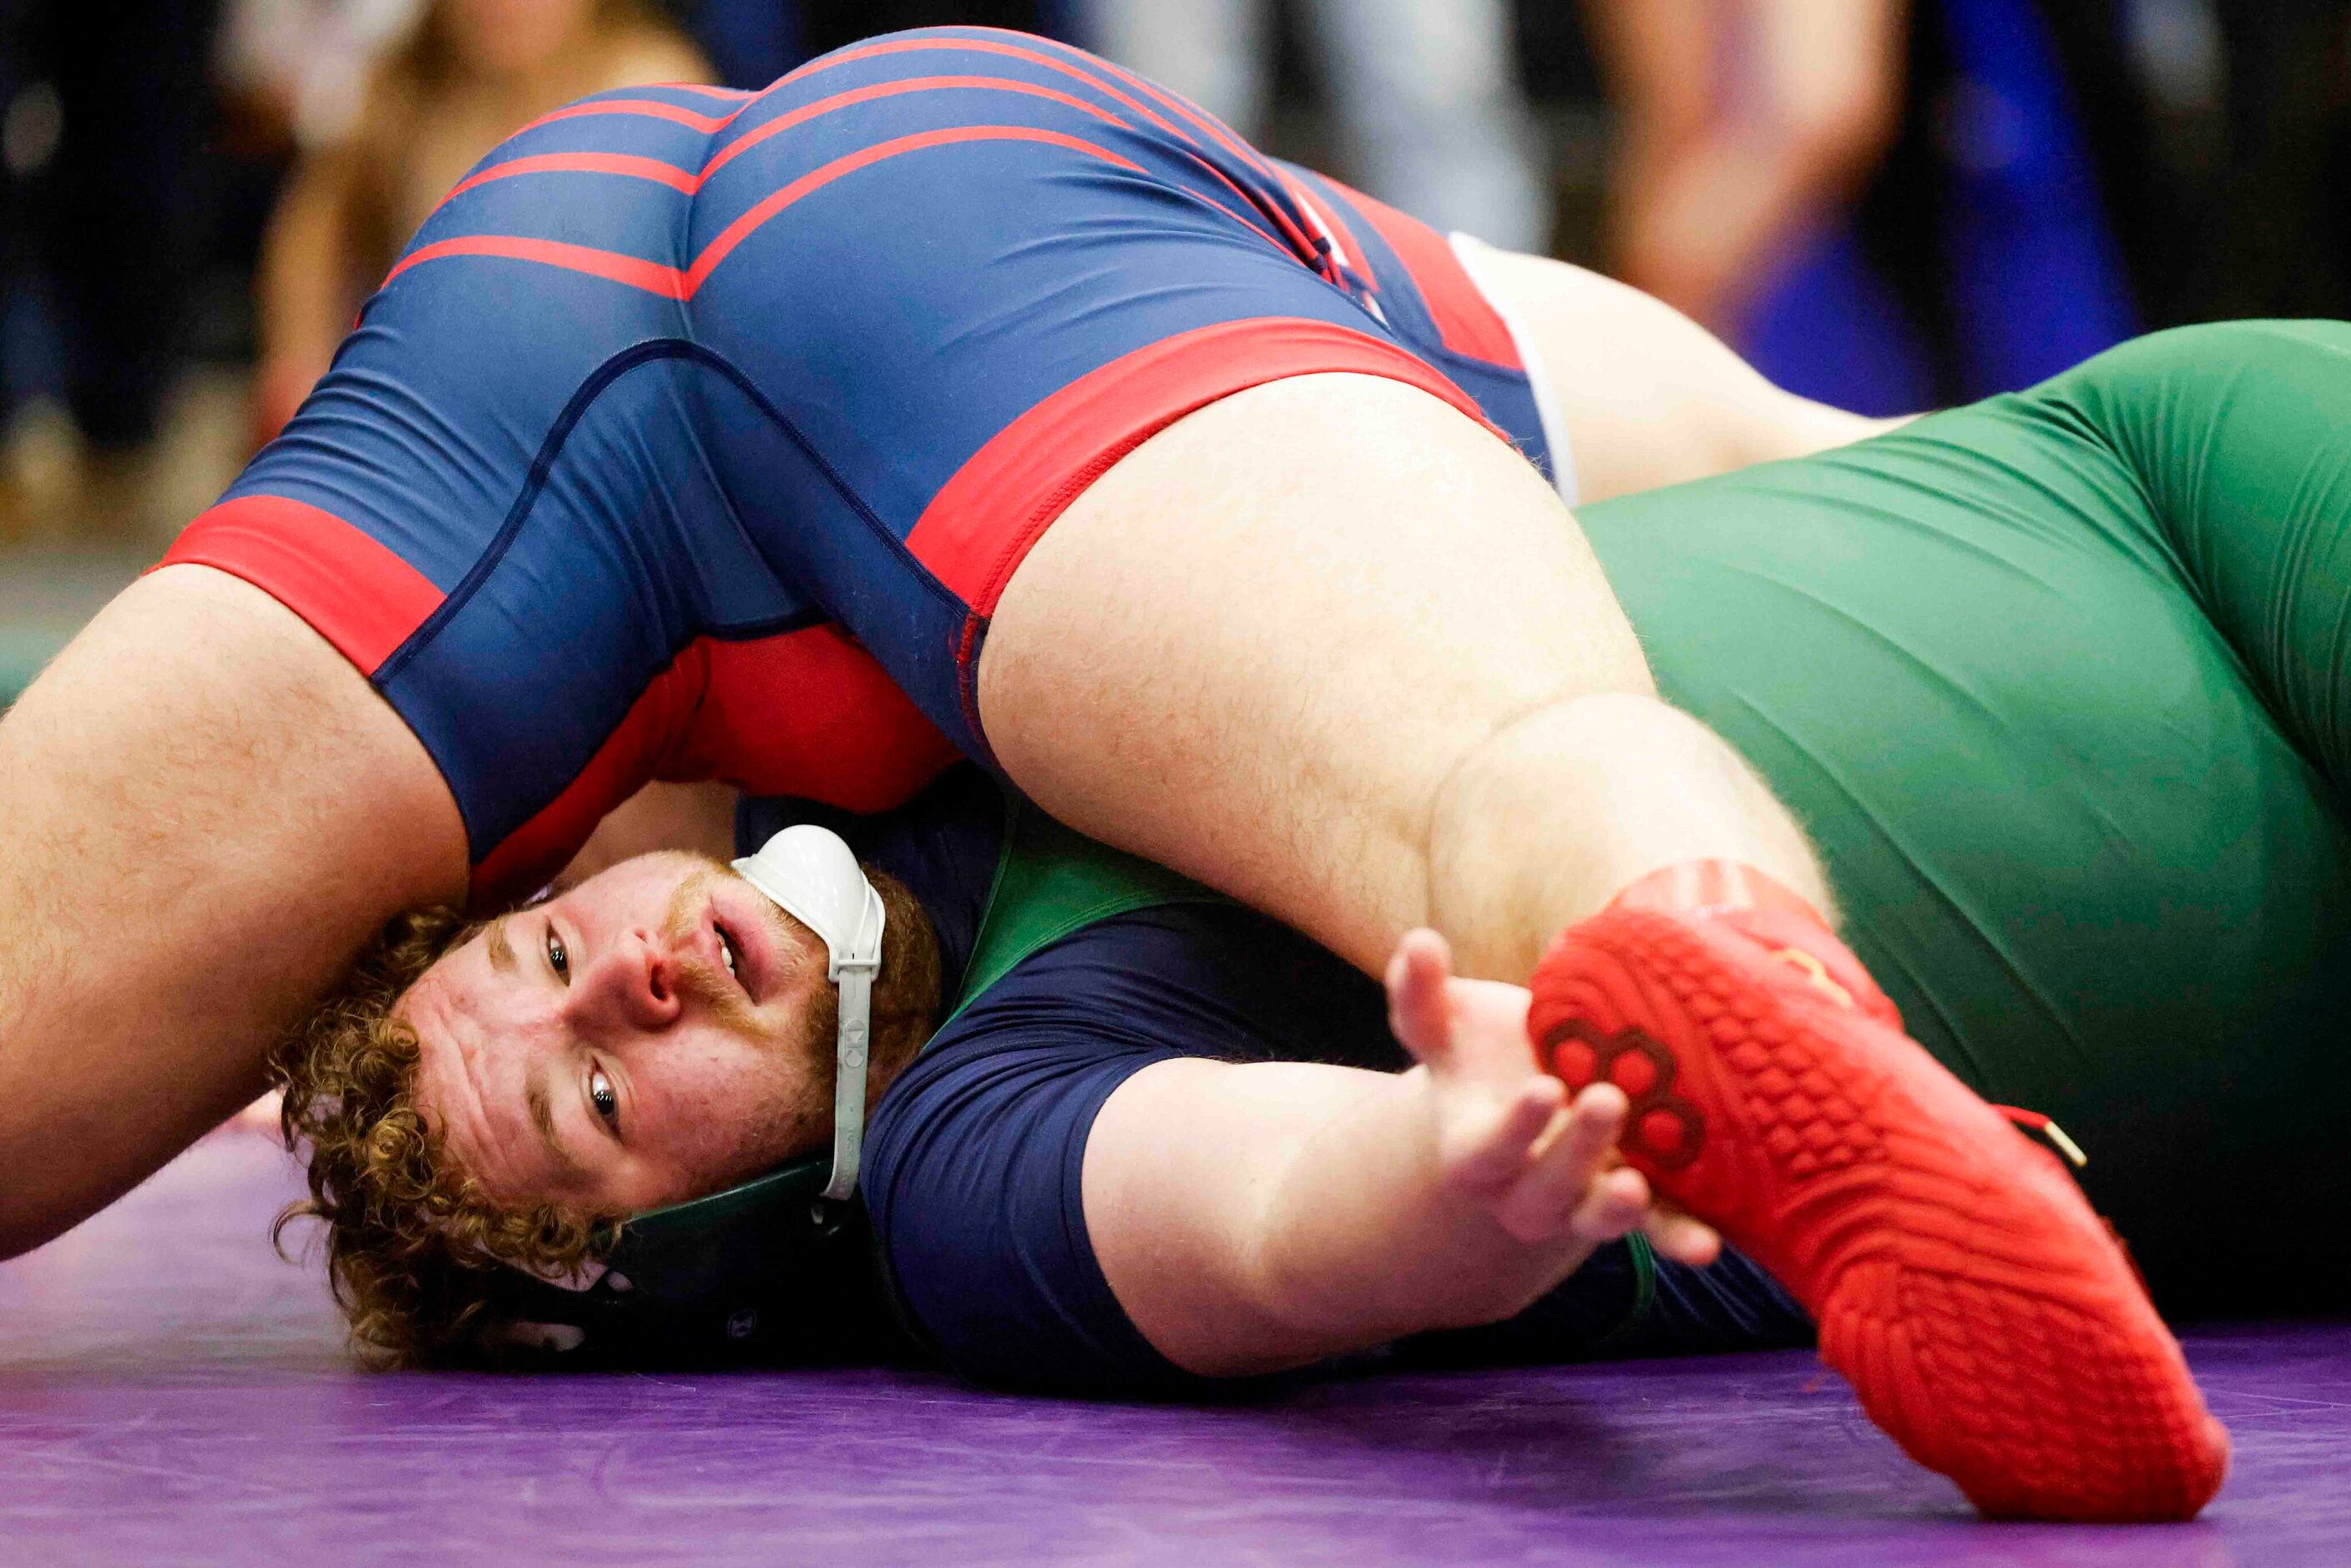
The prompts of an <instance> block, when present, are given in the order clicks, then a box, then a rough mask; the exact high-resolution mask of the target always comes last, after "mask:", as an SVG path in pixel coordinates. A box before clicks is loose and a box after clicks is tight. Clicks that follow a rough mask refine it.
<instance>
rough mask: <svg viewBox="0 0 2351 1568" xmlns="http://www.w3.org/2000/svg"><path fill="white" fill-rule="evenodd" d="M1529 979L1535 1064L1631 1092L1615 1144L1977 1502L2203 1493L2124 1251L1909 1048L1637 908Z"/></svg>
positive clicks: (2117, 1511) (2212, 1486)
mask: <svg viewBox="0 0 2351 1568" xmlns="http://www.w3.org/2000/svg"><path fill="white" fill-rule="evenodd" d="M1533 989H1534V1006H1533V1009H1532V1011H1531V1014H1530V1016H1529V1019H1528V1032H1529V1033H1530V1035H1531V1037H1532V1039H1533V1040H1534V1042H1535V1046H1536V1052H1537V1055H1538V1056H1539V1057H1540V1058H1541V1061H1542V1062H1543V1064H1544V1065H1545V1066H1546V1067H1547V1068H1548V1069H1549V1070H1550V1071H1552V1072H1553V1073H1555V1074H1557V1075H1558V1076H1559V1077H1560V1078H1561V1079H1562V1080H1564V1081H1565V1082H1567V1084H1568V1085H1569V1087H1570V1088H1571V1089H1574V1090H1577V1091H1581V1090H1583V1089H1584V1088H1586V1087H1588V1086H1589V1085H1591V1084H1593V1083H1596V1082H1603V1081H1605V1082H1614V1083H1615V1084H1616V1085H1617V1086H1618V1087H1620V1088H1622V1089H1623V1090H1624V1091H1625V1093H1626V1095H1627V1096H1628V1097H1629V1098H1630V1100H1631V1101H1632V1113H1631V1115H1630V1116H1629V1117H1628V1118H1627V1121H1626V1127H1625V1138H1624V1144H1623V1150H1624V1155H1625V1160H1626V1162H1627V1163H1628V1164H1630V1165H1631V1166H1634V1167H1635V1169H1637V1170H1639V1171H1640V1172H1641V1173H1642V1174H1643V1175H1644V1176H1646V1177H1648V1179H1649V1181H1650V1183H1651V1185H1652V1186H1654V1187H1655V1189H1656V1191H1657V1192H1659V1193H1660V1194H1662V1195H1664V1196H1665V1197H1667V1198H1670V1199H1671V1200H1672V1201H1673V1202H1675V1203H1677V1204H1678V1205H1680V1206H1681V1207H1684V1208H1686V1209H1687V1210H1688V1211H1689V1212H1690V1213H1692V1214H1694V1215H1696V1216H1697V1217H1698V1218H1700V1219H1703V1220H1705V1221H1707V1222H1708V1224H1710V1225H1712V1226H1714V1227H1715V1228H1717V1229H1718V1230H1719V1231H1720V1232H1721V1233H1722V1235H1723V1237H1724V1238H1725V1239H1726V1240H1728V1241H1729V1243H1730V1244H1731V1245H1733V1246H1735V1247H1737V1248H1739V1249H1740V1250H1741V1251H1743V1252H1745V1253H1746V1254H1747V1255H1748V1256H1749V1257H1750V1258H1752V1259H1754V1260H1756V1261H1757V1262H1759V1263H1761V1264H1762V1265H1763V1266H1764V1267H1765V1268H1766V1269H1768V1270H1771V1273H1772V1274H1773V1275H1775V1276H1776V1277H1777V1278H1778V1279H1779V1280H1780V1281H1781V1282H1782V1284H1784V1285H1785V1286H1787V1288H1788V1289H1789V1290H1790V1291H1792V1293H1793V1294H1794V1295H1795V1296H1796V1298H1797V1299H1798V1300H1799V1301H1802V1302H1803V1304H1804V1306H1805V1307H1806V1308H1807V1309H1808V1310H1809V1311H1810V1312H1812V1314H1813V1321H1814V1322H1816V1323H1818V1324H1819V1326H1820V1340H1821V1354H1822V1358H1823V1360H1825V1361H1826V1362H1827V1363H1828V1364H1830V1365H1831V1366H1833V1367H1834V1368H1835V1369H1836V1370H1837V1371H1838V1372H1839V1373H1842V1374H1843V1375H1844V1377H1845V1378H1846V1380H1847V1381H1849V1382H1850V1383H1851V1384H1852V1385H1853V1386H1854V1389H1855V1392H1856V1393H1857V1394H1858V1395H1859V1396H1860V1397H1861V1403H1862V1406H1863V1408H1865V1409H1866V1410H1867V1411H1868V1412H1869V1415H1870V1417H1871V1419H1873V1420H1875V1421H1876V1423H1877V1425H1878V1426H1879V1427H1883V1428H1884V1429H1885V1430H1886V1433H1887V1434H1888V1435H1890V1436H1891V1437H1893V1438H1894V1440H1895V1441H1896V1442H1897V1443H1899V1444H1901V1445H1902V1448H1903V1449H1904V1450H1905V1451H1906V1452H1907V1453H1908V1454H1909V1455H1910V1457H1911V1458H1914V1459H1917V1461H1918V1462H1919V1463H1920V1464H1923V1465H1926V1466H1927V1467H1928V1468H1929V1469H1936V1470H1939V1471H1941V1472H1942V1473H1944V1474H1945V1475H1948V1476H1949V1477H1950V1478H1951V1479H1953V1480H1955V1481H1957V1482H1958V1483H1959V1488H1960V1490H1963V1491H1965V1492H1966V1493H1967V1495H1968V1497H1969V1498H1970V1500H1972V1501H1973V1502H1974V1503H1975V1504H1976V1506H1977V1507H1978V1508H1980V1509H1981V1510H1982V1511H1984V1512H1985V1513H1987V1514H1990V1515H1992V1516H1994V1517H1999V1518H2031V1519H2063V1520H2081V1521H2110V1522H2119V1521H2152V1520H2184V1519H2189V1518H2192V1517H2194V1515H2195V1514H2196V1512H2197V1511H2198V1510H2199V1509H2201V1508H2202V1507H2203V1506H2204V1504H2205V1503H2206V1502H2208V1501H2209V1500H2210V1499H2211V1497H2212V1494H2213V1493H2214V1492H2215V1491H2217V1490H2220V1479H2221V1477H2222V1475H2223V1474H2224V1473H2225V1471H2226V1470H2227V1468H2228V1453H2229V1444H2228V1435H2227V1433H2226V1432H2225V1431H2224V1430H2223V1429H2222V1428H2221V1427H2220V1423H2219V1422H2217V1421H2215V1420H2214V1419H2213V1418H2212V1417H2211V1416H2210V1414H2209V1413H2208V1412H2207V1411H2206V1409H2205V1407H2204V1402H2203V1399H2202V1397H2201V1396H2199V1394H2198V1393H2197V1390H2196V1385H2195V1383H2194V1381H2193V1380H2192V1379H2191V1378H2190V1377H2189V1372H2188V1365H2187V1363H2186V1361H2185V1360H2183V1359H2182V1357H2181V1355H2180V1354H2179V1343H2178V1342H2177V1341H2176V1340H2174V1339H2173V1338H2172V1336H2171V1333H2170V1332H2169V1331H2168V1329H2166V1328H2165V1327H2164V1325H2163V1322H2162V1320H2161V1319H2159V1318H2158V1317H2157V1315H2156V1312H2155V1309H2154V1307H2153V1305H2152V1304H2151V1303H2150V1302H2149V1301H2147V1296H2146V1293H2145V1291H2143V1290H2142V1289H2141V1288H2140V1286H2139V1283H2138V1281H2137V1276H2136V1274H2135V1273H2134V1272H2133V1270H2132V1269H2131V1266H2130V1263H2129V1260H2127V1259H2126V1257H2125V1256H2124V1254H2123V1252H2122V1249H2121V1248H2120V1247H2119V1246H2118V1245H2117V1244H2116V1242H2115V1240H2114V1239H2113V1237H2112V1236H2111V1235H2110V1234H2109V1233H2108V1232H2107V1230H2106V1228H2105V1226H2104V1224H2103V1223H2102V1222H2101V1221H2100V1220H2099V1219H2098V1218H2097V1216H2096V1215H2095V1213H2094V1212H2093V1211H2092V1210H2091V1208H2090V1206H2089V1204H2088V1202H2087V1201H2086V1200H2085V1198H2084V1197H2082V1194H2081V1192H2080V1189H2078V1188H2077V1187H2076V1186H2074V1183H2073V1181H2072V1180H2071V1179H2070V1178H2069V1177H2068V1176H2066V1175H2065V1174H2064V1171H2063V1170H2062V1168H2060V1167H2059V1166H2057V1164H2056V1162H2055V1160H2054V1159H2053V1157H2051V1156H2050V1155H2047V1154H2046V1153H2045V1152H2044V1151H2043V1150H2041V1149H2039V1148H2038V1147H2036V1146H2035V1145H2032V1144H2031V1143H2030V1142H2028V1141H2027V1140H2026V1139H2024V1138H2023V1137H2022V1136H2021V1135H2020V1134H2018V1133H2017V1132H2016V1130H2015V1129H2014V1128H2013V1127H2012V1126H2011V1125H2010V1124H2009V1123H2008V1122H2007V1121H2006V1120H2005V1119H2004V1118H2003V1117H2002V1116H2001V1114H2000V1113H1998V1112H1995V1111H1993V1110H1992V1109H1991V1107H1990V1106H1989V1105H1986V1104H1985V1103H1983V1102H1982V1101H1981V1100H1980V1099H1978V1098H1977V1097H1976V1096H1975V1095H1974V1094H1973V1093H1972V1092H1970V1091H1969V1090H1968V1088H1967V1087H1966V1085H1964V1084H1962V1083H1960V1082H1959V1080H1958V1079H1956V1078H1954V1077H1952V1076H1951V1075H1950V1074H1949V1072H1947V1071H1944V1069H1943V1068H1942V1067H1941V1066H1940V1065H1939V1064H1938V1063H1937V1062H1936V1061H1935V1060H1934V1059H1933V1058H1932V1057H1930V1056H1928V1054H1927V1052H1926V1051H1924V1050H1923V1049H1922V1048H1920V1047H1919V1046H1918V1045H1917V1043H1916V1042H1914V1041H1912V1040H1909V1039H1908V1038H1907V1037H1906V1036H1904V1035H1902V1034H1900V1033H1898V1032H1897V1031H1896V1030H1892V1029H1889V1028H1887V1027H1886V1026H1885V1025H1883V1024H1881V1023H1878V1022H1876V1021H1873V1020H1871V1019H1867V1018H1865V1017H1863V1016H1862V1015H1861V1014H1859V1013H1857V1012H1855V1011H1854V1010H1852V1009H1848V1008H1845V1007H1842V1006H1840V1005H1838V1003H1836V1002H1835V1001H1834V1000H1832V999H1831V998H1829V997H1828V996H1827V995H1825V994H1824V993H1823V992H1821V991H1820V990H1818V989H1816V988H1814V987H1813V985H1812V984H1811V983H1810V982H1808V981H1807V980H1806V979H1805V978H1804V977H1803V976H1802V974H1801V973H1800V972H1798V971H1797V970H1795V969H1794V968H1793V967H1791V966H1789V965H1787V964H1785V963H1783V962H1782V961H1781V960H1779V959H1777V958H1774V957H1772V956H1770V955H1769V953H1768V952H1767V951H1766V950H1765V949H1764V948H1762V947H1761V946H1760V945H1758V944H1756V943H1754V942H1752V941H1750V939H1748V938H1746V937H1743V936H1740V935H1739V934H1738V933H1737V932H1735V931H1733V930H1730V929H1729V928H1728V927H1726V926H1724V925H1722V924H1720V923H1719V922H1718V921H1713V920H1707V919H1700V918H1689V917H1682V916H1677V915H1665V914H1659V913H1656V912H1653V911H1648V910H1635V909H1617V910H1611V911H1608V912H1606V913H1604V914H1602V915H1596V916H1594V917H1593V918H1592V919H1590V920H1587V921H1584V922H1583V923H1582V924H1581V925H1576V926H1574V927H1573V928H1572V929H1570V930H1569V931H1568V932H1567V933H1566V934H1564V935H1563V936H1561V937H1560V938H1559V940H1558V941H1557V942H1556V943H1554V944H1553V946H1552V950H1551V952H1550V953H1549V954H1548V955H1546V956H1545V957H1544V959H1543V961H1542V964H1541V967H1539V968H1538V969H1537V970H1536V971H1535V977H1534V983H1533Z"/></svg>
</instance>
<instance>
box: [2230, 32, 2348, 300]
mask: <svg viewBox="0 0 2351 1568" xmlns="http://www.w3.org/2000/svg"><path fill="white" fill-rule="evenodd" d="M2212 10H2213V19H2214V22H2215V23H2216V25H2217V28H2218V31H2219V33H2220V37H2221V39H2222V41H2223V46H2224V47H2223V50H2222V54H2223V57H2224V58H2225V60H2226V62H2227V63H2226V71H2227V88H2226V97H2227V103H2228V149H2227V152H2226V155H2225V157H2226V161H2225V163H2224V167H2223V178H2222V181H2221V183H2220V212H2219V214H2218V219H2217V222H2216V223H2215V225H2214V232H2215V235H2216V238H2217V244H2216V246H2215V247H2214V254H2213V256H2212V264H2213V266H2212V273H2213V275H2212V277H2210V281H2209V282H2208V283H2207V284H2206V285H2205V288H2204V292H2205V293H2206V295H2207V297H2208V298H2209V299H2210V303H2211V308H2212V310H2213V313H2215V314H2220V315H2228V316H2336V317H2341V316H2351V4H2346V0H2216V3H2215V4H2214V5H2213V7H2212Z"/></svg>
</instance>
